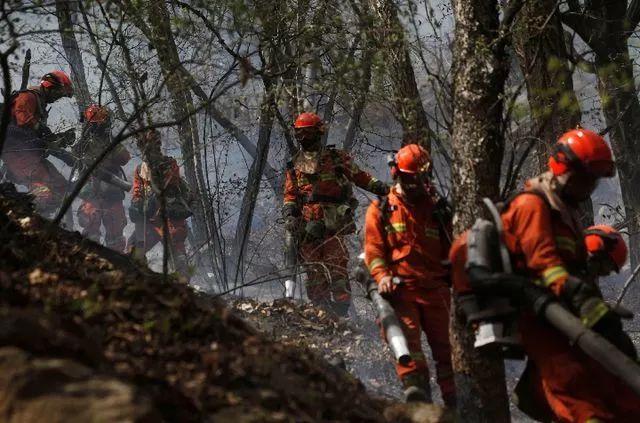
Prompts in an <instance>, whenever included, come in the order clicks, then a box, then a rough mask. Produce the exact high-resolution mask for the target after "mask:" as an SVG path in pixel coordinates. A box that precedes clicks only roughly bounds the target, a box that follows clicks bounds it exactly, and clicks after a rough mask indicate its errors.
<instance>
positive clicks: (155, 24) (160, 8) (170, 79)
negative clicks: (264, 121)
mask: <svg viewBox="0 0 640 423" xmlns="http://www.w3.org/2000/svg"><path fill="white" fill-rule="evenodd" d="M147 13H148V19H149V26H150V29H151V36H152V40H151V41H152V43H153V45H154V47H155V48H156V51H157V53H158V60H159V61H160V67H161V69H162V73H163V74H164V76H165V78H166V80H167V89H168V91H169V94H170V95H171V107H172V109H173V113H174V115H175V116H188V115H189V113H193V111H194V110H195V107H194V104H193V98H192V97H191V88H190V86H189V85H188V81H185V79H183V78H182V75H181V73H180V72H179V69H180V67H181V66H182V64H181V61H180V56H179V55H178V49H177V47H176V43H175V40H174V38H173V33H172V32H171V23H170V21H169V13H168V11H167V9H166V5H165V3H164V2H161V1H160V2H159V1H151V2H148V3H147ZM178 136H179V138H180V147H181V152H182V159H183V162H184V168H185V176H186V179H187V182H188V183H189V186H190V187H191V189H192V190H193V192H194V193H195V195H196V198H197V201H196V207H195V210H194V218H195V219H194V220H195V227H196V228H195V231H194V233H195V234H196V238H197V242H198V245H200V244H201V243H203V242H206V240H210V239H212V238H211V234H210V232H209V228H208V227H207V224H206V222H207V219H206V211H205V207H204V202H203V201H202V198H203V192H204V187H205V183H204V174H203V173H202V167H201V163H202V158H201V154H200V138H199V133H198V122H197V117H196V115H195V114H191V116H190V117H189V118H188V119H185V120H184V121H183V122H182V123H181V124H180V125H178ZM194 247H195V246H194Z"/></svg>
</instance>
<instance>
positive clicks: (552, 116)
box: [513, 0, 593, 226]
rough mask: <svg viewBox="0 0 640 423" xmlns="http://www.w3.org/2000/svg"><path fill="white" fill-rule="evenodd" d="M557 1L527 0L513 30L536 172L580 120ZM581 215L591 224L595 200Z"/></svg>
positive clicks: (586, 223)
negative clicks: (534, 140)
mask: <svg viewBox="0 0 640 423" xmlns="http://www.w3.org/2000/svg"><path fill="white" fill-rule="evenodd" d="M556 3H557V2H555V1H554V0H533V1H529V2H527V3H526V4H525V5H524V6H523V8H522V10H521V12H520V13H519V15H518V19H517V20H516V25H515V29H514V32H513V44H514V49H515V51H516V54H517V56H518V60H519V63H520V69H521V71H522V74H523V75H524V78H525V83H526V86H527V100H528V102H529V109H530V110H531V115H532V122H533V125H532V128H531V131H530V134H531V135H532V136H534V137H536V138H539V142H536V143H535V147H534V150H533V154H532V155H531V156H530V157H531V158H532V160H531V161H532V162H533V163H532V164H533V166H532V167H533V169H532V170H533V172H535V173H542V172H544V171H546V170H547V166H548V165H547V161H548V158H549V155H550V154H551V151H552V147H553V146H554V144H555V142H556V140H557V139H558V137H559V136H560V135H561V134H563V133H565V132H566V131H568V130H570V129H572V128H575V127H576V125H578V124H580V121H581V119H582V113H581V111H580V102H579V101H578V97H577V96H576V93H575V91H574V89H573V79H572V70H571V68H570V67H569V61H568V60H567V57H568V50H567V45H566V41H565V37H564V29H563V28H562V21H561V19H560V13H559V11H558V10H557V4H556ZM524 141H525V142H528V140H524ZM581 218H582V221H583V223H584V224H585V225H586V226H588V225H591V224H593V205H592V203H591V201H586V202H585V203H584V204H583V206H582V207H581Z"/></svg>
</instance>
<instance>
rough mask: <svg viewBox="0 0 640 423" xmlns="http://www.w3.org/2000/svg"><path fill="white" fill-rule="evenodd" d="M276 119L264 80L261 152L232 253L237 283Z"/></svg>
mask: <svg viewBox="0 0 640 423" xmlns="http://www.w3.org/2000/svg"><path fill="white" fill-rule="evenodd" d="M274 118H275V113H274V101H273V87H272V84H271V83H270V82H265V96H264V99H263V101H262V105H261V111H260V129H259V130H258V143H257V150H258V151H257V155H256V158H255V159H254V160H253V163H252V164H251V168H250V169H249V174H248V175H247V187H246V190H245V192H244V196H243V197H242V204H241V206H240V216H239V218H238V223H237V225H236V233H235V238H234V243H233V249H232V252H231V256H230V257H231V259H232V261H233V263H232V264H233V266H234V267H233V274H234V286H237V284H238V283H241V282H242V281H243V267H244V264H245V263H244V257H245V253H246V248H247V244H248V242H249V236H250V234H251V221H252V220H253V215H254V211H255V206H256V199H257V198H258V194H259V192H260V182H261V180H262V175H263V173H264V167H265V164H266V163H267V157H268V156H269V145H270V140H271V130H272V128H273V122H274Z"/></svg>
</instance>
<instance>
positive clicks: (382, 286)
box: [378, 276, 398, 295]
mask: <svg viewBox="0 0 640 423" xmlns="http://www.w3.org/2000/svg"><path fill="white" fill-rule="evenodd" d="M397 286H398V284H397V283H394V281H393V276H384V277H383V278H382V279H380V282H379V283H378V292H379V293H380V295H388V294H391V293H393V292H394V291H395V290H396V287H397Z"/></svg>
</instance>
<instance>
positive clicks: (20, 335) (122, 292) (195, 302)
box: [0, 185, 441, 422]
mask: <svg viewBox="0 0 640 423" xmlns="http://www.w3.org/2000/svg"><path fill="white" fill-rule="evenodd" d="M0 228H1V229H0V315H2V320H0V322H1V323H0V420H2V421H7V422H18V421H20V422H23V421H45V420H46V421H52V422H56V421H60V422H62V421H69V420H70V419H71V418H73V421H154V422H155V421H181V422H190V421H232V420H233V421H235V422H254V421H255V422H268V421H359V422H366V421H372V422H376V421H411V420H410V419H408V418H407V417H406V416H408V415H412V416H413V421H437V420H438V419H439V418H440V417H439V416H440V415H441V410H439V409H437V408H433V407H432V408H419V409H417V408H407V407H404V406H402V405H399V404H397V403H395V404H394V403H392V402H390V401H387V400H384V399H380V398H374V397H372V396H370V395H369V394H367V392H366V391H365V388H364V386H363V384H362V383H361V382H360V381H358V380H357V379H356V378H354V377H352V376H350V375H349V373H348V372H346V371H344V370H342V369H340V368H339V367H337V366H333V365H331V364H328V363H327V361H326V360H325V359H324V358H323V357H322V356H320V355H319V354H317V352H314V351H313V350H312V349H311V348H309V347H308V346H305V347H302V346H301V345H300V344H298V343H296V342H295V340H294V339H292V340H291V342H288V341H285V342H274V341H273V340H272V339H269V338H270V337H269V336H267V335H264V334H263V333H261V332H260V331H259V330H257V329H256V328H254V327H253V326H252V325H250V324H247V323H246V322H245V321H244V320H242V319H241V318H240V317H238V316H237V315H236V314H235V313H234V312H232V311H231V310H230V309H229V308H227V307H226V306H225V305H224V304H223V303H222V302H220V301H217V300H215V299H212V298H210V297H206V296H203V295H200V294H197V293H196V292H194V291H193V290H192V289H191V288H190V287H189V286H187V285H185V284H182V283H180V282H179V281H178V280H176V279H175V278H173V277H169V278H168V279H165V278H164V277H163V276H162V275H160V274H157V273H154V272H152V271H150V270H149V269H148V268H146V267H144V266H140V265H138V264H137V263H134V262H132V261H131V260H130V258H129V257H127V256H124V255H121V254H117V253H115V252H113V251H111V250H108V249H106V248H103V247H101V246H100V245H98V244H96V243H93V242H91V241H88V240H86V239H84V238H82V236H81V235H79V234H78V233H71V232H67V231H64V230H61V229H59V228H57V227H54V226H53V225H51V224H50V223H49V222H47V221H46V220H43V219H41V218H39V217H37V216H35V215H34V214H33V211H32V209H31V208H30V206H29V205H28V203H27V201H26V198H25V197H24V196H23V195H20V194H17V193H15V191H14V190H12V187H9V186H6V185H5V186H2V187H0ZM284 307H286V305H285V306H284ZM244 311H245V312H247V314H251V313H248V310H244ZM258 313H261V311H258ZM286 313H287V311H286V309H285V314H286ZM317 318H318V319H320V320H314V319H315V318H314V317H313V316H308V317H305V319H306V320H305V324H307V325H309V326H307V327H300V328H299V332H298V333H299V335H298V336H297V337H300V338H301V337H302V334H303V333H305V332H307V331H324V330H329V329H324V328H323V327H324V326H326V327H330V328H332V329H330V330H335V331H338V332H339V331H343V329H344V328H343V327H342V326H340V322H336V324H335V325H333V324H330V325H324V324H322V317H321V316H318V317H317ZM306 321H308V322H309V323H306ZM325 323H326V322H325ZM321 326H322V327H321ZM263 329H264V328H263ZM346 330H348V329H345V331H346ZM338 332H336V333H338ZM342 334H343V337H346V336H347V335H345V333H344V331H343V332H342ZM280 339H282V337H280ZM356 345H357V343H356ZM356 349H357V346H356ZM353 354H354V355H353V357H354V360H355V359H356V358H357V351H354V352H353ZM348 356H349V355H348V354H347V357H348ZM328 358H331V356H329V357H328ZM373 379H374V380H375V377H373Z"/></svg>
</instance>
